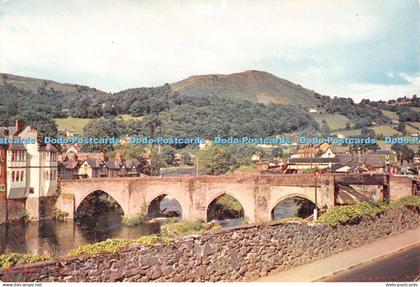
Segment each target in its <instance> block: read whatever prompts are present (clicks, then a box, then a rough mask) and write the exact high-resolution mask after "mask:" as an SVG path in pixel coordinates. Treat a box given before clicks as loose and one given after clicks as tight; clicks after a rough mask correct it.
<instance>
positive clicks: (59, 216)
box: [53, 208, 69, 222]
mask: <svg viewBox="0 0 420 287" xmlns="http://www.w3.org/2000/svg"><path fill="white" fill-rule="evenodd" d="M68 216H69V214H68V212H65V211H61V210H60V209H57V208H54V210H53V218H54V220H56V221H60V222H64V221H66V220H67V217H68Z"/></svg>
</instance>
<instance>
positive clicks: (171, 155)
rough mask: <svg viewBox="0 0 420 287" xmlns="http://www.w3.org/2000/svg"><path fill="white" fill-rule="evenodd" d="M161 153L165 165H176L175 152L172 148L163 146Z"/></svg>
mask: <svg viewBox="0 0 420 287" xmlns="http://www.w3.org/2000/svg"><path fill="white" fill-rule="evenodd" d="M160 153H161V155H162V160H163V161H164V162H165V164H167V165H176V160H175V150H174V149H173V148H172V147H170V146H168V145H164V146H162V148H161V151H160Z"/></svg>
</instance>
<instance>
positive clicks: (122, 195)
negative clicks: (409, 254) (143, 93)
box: [57, 174, 413, 223]
mask: <svg viewBox="0 0 420 287" xmlns="http://www.w3.org/2000/svg"><path fill="white" fill-rule="evenodd" d="M390 182H392V179H391V180H390V177H389V176H386V175H369V174H366V175H354V176H343V175H337V174H335V175H334V174H330V175H322V176H314V175H312V174H290V175H239V176H238V175H234V176H198V177H186V176H182V177H180V176H178V177H137V178H90V179H78V180H63V181H62V182H61V194H60V196H59V197H58V200H57V208H59V209H61V210H62V211H66V212H68V213H69V217H70V218H74V216H75V212H76V210H77V208H78V207H79V206H80V204H81V202H82V201H83V199H84V198H86V197H87V196H88V195H89V194H91V193H92V192H95V191H98V190H99V191H103V192H105V193H107V194H108V195H110V196H111V197H113V198H114V199H115V200H116V201H117V202H118V203H119V205H120V206H121V207H122V209H123V211H124V215H125V216H128V217H131V216H133V215H136V214H138V213H140V212H141V210H142V207H143V206H144V205H145V204H147V205H149V204H150V203H151V202H152V201H153V200H154V199H156V198H159V197H161V198H162V197H163V196H165V195H167V196H170V197H172V198H175V199H176V200H177V201H178V202H179V204H180V205H181V207H182V217H183V219H188V220H192V219H202V220H207V209H208V206H209V205H210V204H211V203H212V202H213V201H214V199H216V198H218V197H219V196H221V195H223V194H228V195H231V196H233V197H234V198H236V199H237V200H238V201H239V202H240V203H241V205H242V207H243V210H244V216H245V218H247V219H248V221H249V222H252V223H261V222H267V221H270V220H271V212H272V210H273V208H274V207H275V206H276V205H277V203H279V202H280V201H281V200H283V199H285V198H287V197H292V196H300V197H303V198H306V199H308V200H310V201H312V202H314V203H315V204H316V205H317V206H318V207H319V208H328V207H331V206H334V205H335V204H336V202H337V197H338V195H339V192H340V185H342V184H343V183H344V184H345V185H346V186H349V185H371V186H378V187H379V190H380V192H381V193H382V196H383V197H385V196H389V194H390V191H391V192H392V188H391V186H390ZM409 182H410V180H405V181H404V180H401V179H400V180H399V181H397V184H396V186H397V185H398V186H397V187H398V190H399V192H398V194H396V195H395V196H394V197H399V196H400V195H401V194H402V193H404V194H403V195H406V194H412V193H413V191H412V187H409ZM410 183H411V182H410ZM401 190H403V192H401ZM391 197H392V196H391Z"/></svg>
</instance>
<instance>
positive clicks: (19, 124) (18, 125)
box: [16, 120, 25, 133]
mask: <svg viewBox="0 0 420 287" xmlns="http://www.w3.org/2000/svg"><path fill="white" fill-rule="evenodd" d="M24 128H25V123H24V122H23V121H22V120H16V130H17V133H19V132H21V131H23V129H24Z"/></svg>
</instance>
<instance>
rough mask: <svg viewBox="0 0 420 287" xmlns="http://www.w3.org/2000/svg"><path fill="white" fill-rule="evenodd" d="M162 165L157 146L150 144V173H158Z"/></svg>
mask: <svg viewBox="0 0 420 287" xmlns="http://www.w3.org/2000/svg"><path fill="white" fill-rule="evenodd" d="M163 166H164V162H163V160H162V157H161V156H160V155H159V153H158V150H157V146H152V148H151V152H150V175H155V176H157V175H160V169H161V168H162V167H163Z"/></svg>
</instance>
